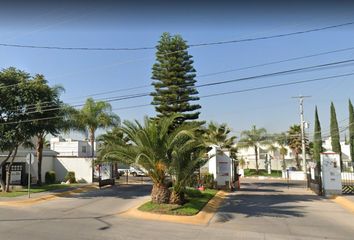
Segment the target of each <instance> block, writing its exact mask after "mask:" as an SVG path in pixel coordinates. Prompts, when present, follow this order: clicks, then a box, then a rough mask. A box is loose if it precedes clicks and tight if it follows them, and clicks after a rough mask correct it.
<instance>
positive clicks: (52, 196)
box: [0, 185, 99, 207]
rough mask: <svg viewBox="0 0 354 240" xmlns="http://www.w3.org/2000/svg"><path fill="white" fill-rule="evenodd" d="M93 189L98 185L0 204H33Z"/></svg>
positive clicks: (16, 205) (14, 205) (1, 202)
mask: <svg viewBox="0 0 354 240" xmlns="http://www.w3.org/2000/svg"><path fill="white" fill-rule="evenodd" d="M93 189H99V187H98V186H95V185H88V186H84V187H79V188H75V189H73V190H69V191H65V192H60V193H54V194H48V195H45V196H42V197H38V198H30V199H25V200H18V201H16V200H14V201H0V206H13V207H20V206H27V205H33V204H36V203H41V202H45V201H49V200H53V199H55V198H58V197H67V196H70V195H71V194H73V193H82V192H88V191H90V190H93Z"/></svg>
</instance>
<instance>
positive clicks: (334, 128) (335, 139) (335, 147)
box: [330, 102, 343, 169]
mask: <svg viewBox="0 0 354 240" xmlns="http://www.w3.org/2000/svg"><path fill="white" fill-rule="evenodd" d="M330 132H331V145H332V151H333V152H335V153H338V154H339V158H340V165H341V169H342V168H343V162H342V149H341V146H340V135H339V127H338V121H337V115H336V109H335V107H334V104H333V102H331V123H330Z"/></svg>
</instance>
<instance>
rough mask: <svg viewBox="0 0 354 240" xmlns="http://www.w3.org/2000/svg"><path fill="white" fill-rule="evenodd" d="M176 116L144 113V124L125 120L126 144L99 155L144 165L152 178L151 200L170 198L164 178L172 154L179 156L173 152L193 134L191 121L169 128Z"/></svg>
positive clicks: (122, 128) (123, 129) (167, 199)
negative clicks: (127, 142) (127, 141)
mask: <svg viewBox="0 0 354 240" xmlns="http://www.w3.org/2000/svg"><path fill="white" fill-rule="evenodd" d="M178 117H180V116H179V115H173V116H171V117H168V118H161V119H159V121H154V120H151V119H149V118H147V117H146V118H145V121H144V125H141V124H140V123H139V122H137V121H135V122H129V121H125V122H124V126H123V127H121V131H122V132H123V133H124V135H125V136H126V137H127V138H128V139H129V144H128V145H127V144H117V145H116V146H115V147H114V149H113V150H112V151H110V152H109V153H106V156H102V157H103V158H105V157H111V158H116V159H126V161H130V162H135V163H137V164H139V165H140V166H142V167H143V168H145V169H146V170H147V171H148V175H149V176H150V177H151V179H152V181H153V188H152V192H151V201H152V202H153V203H158V204H161V203H168V202H169V200H170V199H169V198H170V191H169V189H168V187H167V182H166V176H167V173H168V171H169V169H170V167H171V165H172V162H173V158H176V157H179V158H182V156H179V155H178V154H177V153H176V152H177V151H178V148H182V147H183V146H184V147H185V148H186V149H188V145H185V144H184V143H185V142H186V140H190V138H191V137H193V135H194V128H195V127H194V126H193V124H191V123H190V124H183V125H181V126H180V127H178V128H176V129H173V128H172V127H173V126H174V122H175V119H176V118H178ZM171 129H172V130H171ZM179 151H182V149H180V150H179ZM179 153H181V152H179ZM181 154H182V153H181ZM175 161H176V160H175ZM176 164H177V162H175V163H174V165H175V166H176ZM181 169H182V168H181ZM182 170H183V169H182ZM177 172H178V171H176V173H177Z"/></svg>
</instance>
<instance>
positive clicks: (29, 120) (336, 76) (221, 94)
mask: <svg viewBox="0 0 354 240" xmlns="http://www.w3.org/2000/svg"><path fill="white" fill-rule="evenodd" d="M353 75H354V72H353V73H347V74H341V75H333V76H329V77H321V78H315V79H308V80H302V81H296V82H289V83H282V84H272V85H267V86H261V87H254V88H247V89H242V90H236V91H229V92H222V93H215V94H208V95H204V96H200V97H199V98H208V97H216V96H223V95H229V94H235V93H243V92H250V91H256V90H263V89H269V88H276V87H283V86H289V85H297V84H302V83H308V82H315V81H325V80H328V79H334V78H340V77H348V76H353ZM132 98H133V97H132ZM118 100H119V99H111V100H107V101H105V102H113V101H118ZM180 101H182V100H178V101H177V100H176V101H170V103H178V102H180ZM145 106H151V104H141V105H134V106H128V107H122V108H116V109H115V110H120V109H133V108H139V107H145ZM60 117H64V116H55V117H52V118H53V119H55V118H60ZM52 118H51V117H48V118H43V120H48V119H52ZM40 120H42V118H37V119H28V120H24V121H17V122H5V123H0V125H1V124H2V125H5V124H15V123H21V122H31V121H40Z"/></svg>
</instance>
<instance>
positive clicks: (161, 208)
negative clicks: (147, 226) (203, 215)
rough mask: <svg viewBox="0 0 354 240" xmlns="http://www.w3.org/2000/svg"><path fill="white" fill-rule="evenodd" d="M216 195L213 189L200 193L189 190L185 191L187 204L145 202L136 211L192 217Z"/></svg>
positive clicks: (195, 190)
mask: <svg viewBox="0 0 354 240" xmlns="http://www.w3.org/2000/svg"><path fill="white" fill-rule="evenodd" d="M216 193H217V190H214V189H206V190H205V191H203V192H201V191H199V190H197V189H191V188H189V189H187V191H186V199H187V202H186V203H185V204H184V205H182V206H180V205H174V204H155V203H152V202H147V203H145V204H143V205H141V206H140V207H139V208H138V209H139V210H140V211H144V212H151V213H160V214H168V215H184V216H192V215H195V214H197V213H198V212H199V211H200V210H201V209H202V208H203V207H204V206H205V204H207V202H208V201H209V200H210V199H211V198H213V197H214V196H215V194H216Z"/></svg>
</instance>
